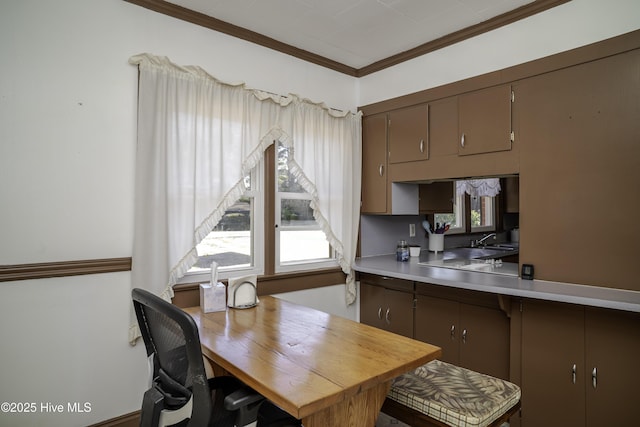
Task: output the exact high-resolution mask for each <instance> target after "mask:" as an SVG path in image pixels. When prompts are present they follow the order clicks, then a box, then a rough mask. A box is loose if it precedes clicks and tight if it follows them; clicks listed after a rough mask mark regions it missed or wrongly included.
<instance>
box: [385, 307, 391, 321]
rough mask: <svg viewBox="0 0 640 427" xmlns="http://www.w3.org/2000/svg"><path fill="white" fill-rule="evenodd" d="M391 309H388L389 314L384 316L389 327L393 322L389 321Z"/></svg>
mask: <svg viewBox="0 0 640 427" xmlns="http://www.w3.org/2000/svg"><path fill="white" fill-rule="evenodd" d="M389 311H390V310H389V308H387V312H386V313H385V314H384V320H386V321H387V325H390V324H391V320H389Z"/></svg>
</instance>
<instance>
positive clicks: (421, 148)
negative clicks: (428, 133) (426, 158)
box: [420, 139, 424, 153]
mask: <svg viewBox="0 0 640 427" xmlns="http://www.w3.org/2000/svg"><path fill="white" fill-rule="evenodd" d="M420 152H421V153H424V139H421V140H420Z"/></svg>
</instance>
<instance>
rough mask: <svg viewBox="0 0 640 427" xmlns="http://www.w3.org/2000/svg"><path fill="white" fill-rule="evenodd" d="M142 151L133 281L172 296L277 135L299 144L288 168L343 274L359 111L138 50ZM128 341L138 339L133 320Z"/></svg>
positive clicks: (354, 190)
mask: <svg viewBox="0 0 640 427" xmlns="http://www.w3.org/2000/svg"><path fill="white" fill-rule="evenodd" d="M129 62H130V63H131V64H133V65H137V66H138V68H139V93H138V98H139V99H138V102H139V105H138V147H137V156H136V201H135V231H134V247H133V267H132V286H133V287H141V288H145V289H148V290H150V291H152V292H154V293H155V294H157V295H160V296H162V297H163V298H165V299H167V300H169V299H170V298H171V297H172V296H173V290H172V287H173V285H174V284H175V283H176V281H177V279H179V278H180V277H181V276H183V275H184V273H185V272H186V271H187V270H188V269H189V268H190V267H191V266H192V265H193V264H194V263H195V262H196V260H197V252H196V249H195V247H196V244H198V243H199V242H200V241H201V240H202V239H203V238H204V237H205V236H206V235H207V234H208V233H209V232H210V231H211V230H212V229H213V227H215V225H216V224H217V223H218V221H220V219H221V218H222V215H223V214H224V212H225V210H226V209H227V208H228V207H229V206H231V205H232V204H233V203H234V202H235V201H236V200H237V199H238V198H239V197H240V196H241V194H242V191H243V182H242V180H243V177H244V176H245V175H246V174H247V173H248V172H249V171H250V170H251V169H253V168H254V167H255V166H256V165H257V164H258V163H259V161H260V160H261V158H262V157H263V155H264V150H265V149H266V148H267V147H268V146H269V145H270V144H272V143H273V141H274V140H281V141H282V142H283V143H284V144H285V145H287V146H289V147H291V148H292V149H293V156H292V160H291V164H290V168H291V170H292V173H293V174H294V176H296V178H298V180H299V182H301V184H302V186H303V187H304V188H305V190H306V191H307V192H309V194H311V195H312V202H311V206H312V208H313V209H314V215H315V217H316V220H317V221H318V222H319V224H320V225H321V226H322V229H323V230H324V232H325V234H326V235H327V238H328V240H329V243H330V244H331V245H332V246H333V248H334V249H335V251H336V253H337V256H338V260H339V263H340V266H341V268H342V270H343V271H344V272H345V274H347V283H346V301H347V303H348V304H351V303H353V301H354V300H355V282H354V277H353V271H352V263H353V261H354V259H355V252H356V239H357V230H358V223H359V214H358V213H359V203H360V202H359V201H360V187H361V162H362V151H361V150H362V134H361V115H360V114H359V113H358V114H352V113H350V112H336V111H334V110H331V109H329V108H327V107H326V106H325V105H323V104H314V103H311V102H309V101H308V100H303V99H300V98H298V97H296V96H295V95H290V96H287V97H280V96H273V95H269V94H267V93H265V92H260V91H256V90H250V89H247V88H246V87H245V86H244V85H229V84H226V83H223V82H220V81H218V80H216V79H215V78H213V77H212V76H210V75H209V74H207V73H206V72H205V71H204V70H202V69H201V68H199V67H192V66H188V67H181V66H178V65H175V64H173V63H171V62H170V61H169V60H168V59H167V58H166V57H157V56H153V55H149V54H142V55H137V56H134V57H132V58H130V60H129ZM131 319H132V320H131V326H130V330H129V340H130V342H132V343H134V342H135V340H136V338H137V337H138V336H139V331H138V328H137V324H136V321H135V316H133V312H132V318H131Z"/></svg>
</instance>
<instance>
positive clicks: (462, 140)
mask: <svg viewBox="0 0 640 427" xmlns="http://www.w3.org/2000/svg"><path fill="white" fill-rule="evenodd" d="M460 146H461V147H462V148H464V133H463V134H462V138H460Z"/></svg>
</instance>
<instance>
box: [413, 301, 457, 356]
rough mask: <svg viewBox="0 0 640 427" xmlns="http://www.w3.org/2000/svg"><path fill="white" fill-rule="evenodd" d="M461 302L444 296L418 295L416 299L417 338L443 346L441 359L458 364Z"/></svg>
mask: <svg viewBox="0 0 640 427" xmlns="http://www.w3.org/2000/svg"><path fill="white" fill-rule="evenodd" d="M459 308H460V304H459V303H458V302H457V301H451V300H447V299H443V298H434V297H429V296H425V295H418V297H417V300H416V313H415V317H416V331H415V338H416V339H417V340H420V341H423V342H426V343H429V344H433V345H437V346H438V347H440V348H442V356H441V357H440V360H442V361H445V362H448V363H451V364H454V365H458V364H459V353H460V341H459V336H460V331H459V327H458V320H459V317H460V315H459Z"/></svg>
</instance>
